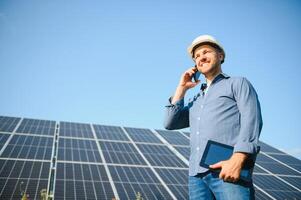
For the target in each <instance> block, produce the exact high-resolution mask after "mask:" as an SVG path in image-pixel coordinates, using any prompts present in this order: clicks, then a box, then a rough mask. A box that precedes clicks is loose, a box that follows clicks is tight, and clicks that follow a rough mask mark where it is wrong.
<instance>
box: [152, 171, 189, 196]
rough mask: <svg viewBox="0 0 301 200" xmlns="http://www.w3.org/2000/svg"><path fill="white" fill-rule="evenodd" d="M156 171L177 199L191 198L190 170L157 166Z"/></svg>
mask: <svg viewBox="0 0 301 200" xmlns="http://www.w3.org/2000/svg"><path fill="white" fill-rule="evenodd" d="M156 171H157V172H158V173H159V175H160V177H161V178H162V179H163V181H164V182H165V183H166V185H167V186H168V187H169V188H170V190H171V191H172V193H173V194H174V195H175V196H176V198H177V199H189V195H188V170H182V169H160V168H156Z"/></svg>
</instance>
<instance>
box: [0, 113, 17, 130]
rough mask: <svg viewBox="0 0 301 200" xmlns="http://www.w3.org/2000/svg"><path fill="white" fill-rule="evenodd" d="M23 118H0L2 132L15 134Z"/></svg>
mask: <svg viewBox="0 0 301 200" xmlns="http://www.w3.org/2000/svg"><path fill="white" fill-rule="evenodd" d="M20 119H21V118H17V117H5V116H0V131H3V132H13V130H14V129H15V127H16V126H17V124H18V123H19V121H20Z"/></svg>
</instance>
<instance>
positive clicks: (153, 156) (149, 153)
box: [137, 144, 187, 167]
mask: <svg viewBox="0 0 301 200" xmlns="http://www.w3.org/2000/svg"><path fill="white" fill-rule="evenodd" d="M137 146H138V148H139V149H140V151H141V152H142V154H143V155H144V156H145V157H146V159H147V160H148V161H149V162H150V163H151V165H153V166H168V167H187V165H186V164H185V163H184V162H183V161H182V160H180V159H179V158H178V157H177V156H176V155H175V154H174V153H173V152H172V151H171V150H170V149H168V148H167V147H166V146H163V145H146V144H137Z"/></svg>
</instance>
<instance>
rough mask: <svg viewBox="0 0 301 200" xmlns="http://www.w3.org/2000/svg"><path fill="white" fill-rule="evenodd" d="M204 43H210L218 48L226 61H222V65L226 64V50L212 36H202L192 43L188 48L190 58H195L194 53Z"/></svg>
mask: <svg viewBox="0 0 301 200" xmlns="http://www.w3.org/2000/svg"><path fill="white" fill-rule="evenodd" d="M203 43H209V44H213V46H214V47H217V48H219V49H220V50H221V51H222V52H223V54H224V59H223V60H222V63H223V62H224V60H225V56H226V54H225V51H224V48H223V46H222V45H221V44H220V43H219V42H218V41H217V40H216V39H215V38H214V37H212V36H211V35H201V36H199V37H197V38H195V39H194V40H193V41H192V43H191V44H190V46H189V47H188V49H187V51H188V53H189V54H190V56H191V57H192V58H193V53H194V50H195V48H196V47H197V46H199V45H200V44H203Z"/></svg>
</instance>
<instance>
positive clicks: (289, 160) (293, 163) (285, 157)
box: [269, 154, 301, 172]
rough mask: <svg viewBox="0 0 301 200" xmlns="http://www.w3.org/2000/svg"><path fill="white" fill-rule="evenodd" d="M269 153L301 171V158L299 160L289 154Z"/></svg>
mask: <svg viewBox="0 0 301 200" xmlns="http://www.w3.org/2000/svg"><path fill="white" fill-rule="evenodd" d="M269 155H270V156H272V157H273V158H275V159H277V160H279V161H281V162H283V163H285V164H287V165H289V166H290V167H293V168H294V169H296V170H298V171H299V172H301V160H298V159H297V158H295V157H293V156H290V155H287V154H285V155H281V154H269Z"/></svg>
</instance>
